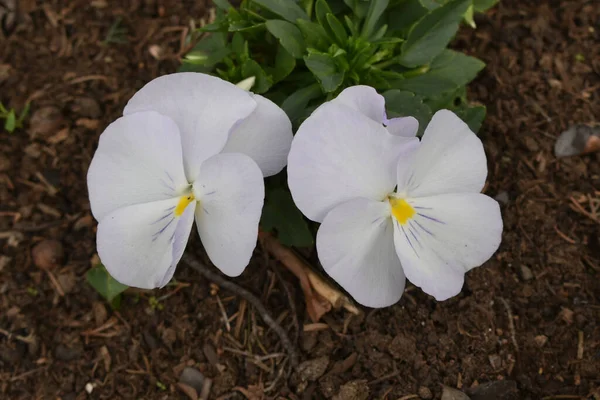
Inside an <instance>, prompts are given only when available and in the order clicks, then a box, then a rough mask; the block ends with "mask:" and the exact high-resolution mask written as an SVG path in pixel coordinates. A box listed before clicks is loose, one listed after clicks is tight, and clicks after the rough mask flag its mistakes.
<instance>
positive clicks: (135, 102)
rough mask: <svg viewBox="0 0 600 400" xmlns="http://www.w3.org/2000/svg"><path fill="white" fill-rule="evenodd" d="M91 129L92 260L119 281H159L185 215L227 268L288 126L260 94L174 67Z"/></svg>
mask: <svg viewBox="0 0 600 400" xmlns="http://www.w3.org/2000/svg"><path fill="white" fill-rule="evenodd" d="M123 114H124V115H123V117H121V118H119V119H117V120H116V121H115V122H113V123H112V124H110V125H109V126H108V127H107V128H106V130H105V131H104V132H103V133H102V135H101V136H100V142H99V144H98V149H97V150H96V153H95V154H94V157H93V159H92V163H91V165H90V169H89V171H88V189H89V197H90V204H91V210H92V213H93V215H94V217H95V218H96V220H98V221H99V224H98V233H97V248H98V254H99V256H100V259H101V260H102V262H103V263H104V265H105V266H106V268H107V269H108V271H109V272H110V274H111V275H112V276H113V277H114V278H115V279H116V280H117V281H119V282H121V283H123V284H126V285H129V286H134V287H139V288H146V289H151V288H155V287H162V286H164V285H166V284H167V283H168V282H169V280H171V277H172V276H173V273H174V271H175V266H176V265H177V263H178V262H179V260H180V259H181V257H182V255H183V251H184V249H185V246H186V244H187V241H188V238H189V235H190V232H191V229H192V224H193V222H194V219H195V220H196V225H197V229H198V233H199V234H200V238H201V240H202V243H203V245H204V248H205V250H206V252H207V254H208V256H209V257H210V259H211V261H212V262H213V263H214V264H215V265H216V266H217V267H218V268H219V269H220V270H221V271H223V273H225V274H227V275H229V276H237V275H239V274H241V273H242V271H243V270H244V268H245V267H246V266H247V265H248V262H249V260H250V257H251V256H252V252H253V250H254V248H255V246H256V240H257V234H258V223H259V219H260V215H261V211H262V206H263V201H264V182H263V176H269V175H274V174H276V173H278V172H279V171H281V170H282V169H283V168H284V167H285V165H286V161H287V160H286V157H287V154H288V152H289V148H290V145H291V141H292V127H291V123H290V120H289V119H288V117H287V116H286V114H285V113H284V112H283V110H281V109H280V108H279V107H278V106H276V105H275V104H274V103H272V102H271V101H270V100H268V99H266V98H264V97H262V96H258V95H255V94H252V93H249V92H247V91H245V90H243V89H241V88H239V87H236V86H235V85H233V84H231V83H229V82H226V81H223V80H221V79H219V78H216V77H213V76H209V75H204V74H198V73H177V74H172V75H166V76H162V77H160V78H157V79H155V80H153V81H151V82H150V83H148V84H147V85H146V86H144V87H143V88H142V89H141V90H140V91H138V92H137V93H136V94H135V95H134V96H133V98H132V99H131V100H130V101H129V103H128V104H127V106H126V107H125V111H124V113H123Z"/></svg>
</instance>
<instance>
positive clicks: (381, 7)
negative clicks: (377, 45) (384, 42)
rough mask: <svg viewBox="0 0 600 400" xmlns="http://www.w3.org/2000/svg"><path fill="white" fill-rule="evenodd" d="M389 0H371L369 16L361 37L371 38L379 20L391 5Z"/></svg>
mask: <svg viewBox="0 0 600 400" xmlns="http://www.w3.org/2000/svg"><path fill="white" fill-rule="evenodd" d="M389 3H390V2H389V0H371V2H370V4H369V11H368V12H367V18H365V23H364V25H363V29H362V32H361V37H363V38H365V39H369V38H370V37H371V35H372V34H373V31H375V27H376V26H377V23H378V22H379V19H380V18H381V16H382V15H383V13H384V11H385V9H386V8H387V6H388V5H389Z"/></svg>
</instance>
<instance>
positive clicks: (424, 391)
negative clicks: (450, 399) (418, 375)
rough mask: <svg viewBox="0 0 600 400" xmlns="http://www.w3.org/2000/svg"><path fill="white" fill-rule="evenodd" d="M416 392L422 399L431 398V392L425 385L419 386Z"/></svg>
mask: <svg viewBox="0 0 600 400" xmlns="http://www.w3.org/2000/svg"><path fill="white" fill-rule="evenodd" d="M417 394H418V395H419V397H420V398H422V399H424V400H429V399H433V393H431V390H430V389H429V388H428V387H425V386H421V387H420V388H419V391H418V392H417Z"/></svg>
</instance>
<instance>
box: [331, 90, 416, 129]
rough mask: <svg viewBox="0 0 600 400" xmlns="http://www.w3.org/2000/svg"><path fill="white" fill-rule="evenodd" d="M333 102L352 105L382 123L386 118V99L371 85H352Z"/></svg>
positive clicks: (351, 106) (354, 108) (356, 109)
mask: <svg viewBox="0 0 600 400" xmlns="http://www.w3.org/2000/svg"><path fill="white" fill-rule="evenodd" d="M331 102H332V103H337V104H343V105H345V106H347V107H350V108H352V109H353V110H355V111H358V112H360V113H362V114H363V115H365V116H366V117H367V118H370V119H372V120H373V121H375V122H378V123H380V124H381V123H383V122H384V120H385V115H386V114H385V99H384V98H383V96H382V95H380V94H379V93H377V91H376V90H375V89H373V88H372V87H371V86H363V85H358V86H351V87H349V88H346V89H344V90H342V92H341V93H340V94H339V95H338V96H337V97H336V98H335V99H333V100H332V101H331ZM413 136H414V135H413Z"/></svg>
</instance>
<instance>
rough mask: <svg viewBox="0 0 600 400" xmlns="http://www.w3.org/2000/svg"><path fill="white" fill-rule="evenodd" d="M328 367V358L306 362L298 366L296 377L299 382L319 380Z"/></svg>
mask: <svg viewBox="0 0 600 400" xmlns="http://www.w3.org/2000/svg"><path fill="white" fill-rule="evenodd" d="M328 365H329V357H328V356H323V357H319V358H315V359H312V360H307V361H304V362H303V363H301V364H300V365H299V366H298V376H299V377H300V380H301V381H314V380H317V379H319V378H320V377H321V376H323V374H324V373H325V371H327V366H328Z"/></svg>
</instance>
